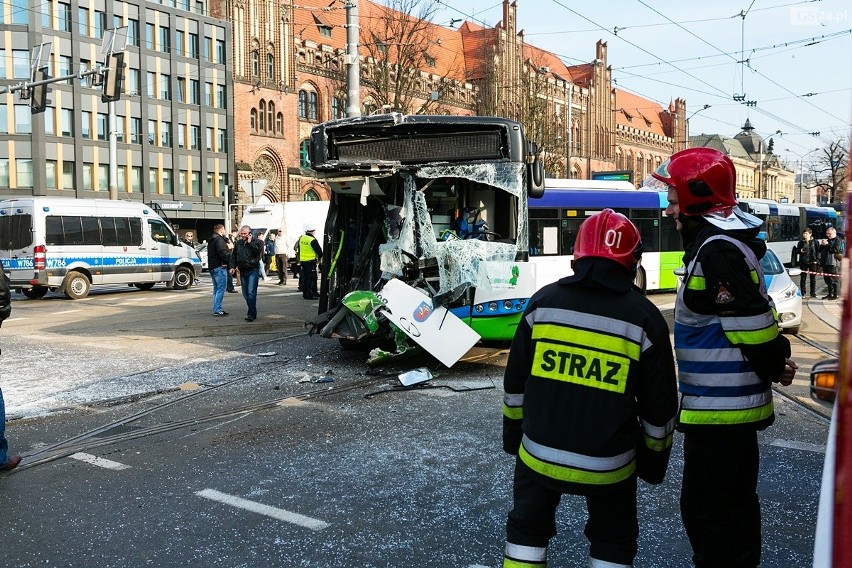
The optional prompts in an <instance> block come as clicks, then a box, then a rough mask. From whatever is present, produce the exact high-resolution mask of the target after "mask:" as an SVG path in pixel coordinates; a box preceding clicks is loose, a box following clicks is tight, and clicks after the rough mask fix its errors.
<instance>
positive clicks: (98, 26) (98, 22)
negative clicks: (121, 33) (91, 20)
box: [95, 10, 107, 39]
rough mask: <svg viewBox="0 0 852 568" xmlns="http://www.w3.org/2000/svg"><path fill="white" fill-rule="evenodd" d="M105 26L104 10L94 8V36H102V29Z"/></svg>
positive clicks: (105, 16)
mask: <svg viewBox="0 0 852 568" xmlns="http://www.w3.org/2000/svg"><path fill="white" fill-rule="evenodd" d="M106 28H107V15H106V12H101V11H98V10H95V37H96V38H98V39H100V38H103V37H104V30H105V29H106Z"/></svg>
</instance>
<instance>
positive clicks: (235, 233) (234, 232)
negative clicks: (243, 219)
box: [228, 228, 242, 292]
mask: <svg viewBox="0 0 852 568" xmlns="http://www.w3.org/2000/svg"><path fill="white" fill-rule="evenodd" d="M239 233H240V231H239V229H237V228H233V229H231V235H230V237H228V240H229V241H230V243H231V254H233V252H234V247H236V246H237V241H238V240H240V236H239ZM229 272H231V281H232V282H233V281H234V280H236V284H235V285H236V286H242V283H241V282H240V271H239V270H237V271H229ZM229 291H230V290H229ZM234 292H236V290H234Z"/></svg>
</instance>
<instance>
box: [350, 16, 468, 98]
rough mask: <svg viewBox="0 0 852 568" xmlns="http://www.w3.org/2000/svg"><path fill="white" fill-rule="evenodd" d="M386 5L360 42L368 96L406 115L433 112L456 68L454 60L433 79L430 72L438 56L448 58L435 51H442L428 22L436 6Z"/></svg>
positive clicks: (447, 92)
mask: <svg viewBox="0 0 852 568" xmlns="http://www.w3.org/2000/svg"><path fill="white" fill-rule="evenodd" d="M387 7H388V9H387V10H384V13H383V15H382V16H381V17H380V18H377V19H374V20H372V21H369V22H368V23H367V24H366V25H363V27H362V30H361V39H360V43H361V45H362V46H363V47H364V48H366V49H367V51H368V53H369V56H368V57H369V59H368V61H367V67H368V69H366V70H364V71H363V72H362V79H361V82H362V85H363V87H364V88H365V91H366V95H367V97H369V98H371V99H372V100H373V102H374V103H375V105H376V107H377V108H387V109H392V110H396V111H399V112H402V113H406V114H410V113H419V114H424V113H428V112H434V111H435V110H436V109H437V108H438V107H439V106H440V104H441V102H442V101H444V100H446V99H447V98H448V97H449V95H450V93H451V92H452V91H453V90H454V89H455V86H456V81H455V80H454V79H453V74H454V72H455V71H456V70H457V69H458V64H457V62H456V61H453V62H452V64H451V65H449V67H448V69H447V71H446V72H445V73H443V74H442V75H440V76H439V77H438V78H437V79H435V78H434V76H433V75H434V73H431V72H430V70H431V69H434V67H435V62H436V60H437V58H438V57H439V56H440V57H442V58H445V57H446V56H447V52H442V53H440V54H439V53H438V50H439V49H445V51H446V48H442V47H441V45H440V39H439V38H436V37H435V34H434V29H435V28H434V24H432V18H433V16H434V15H435V12H436V10H437V8H438V3H436V2H430V1H428V0H390V1H389V3H388V6H387ZM454 57H460V54H455V55H454ZM365 98H366V97H365Z"/></svg>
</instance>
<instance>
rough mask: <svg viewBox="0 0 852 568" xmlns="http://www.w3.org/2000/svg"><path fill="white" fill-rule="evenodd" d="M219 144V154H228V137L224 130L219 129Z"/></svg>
mask: <svg viewBox="0 0 852 568" xmlns="http://www.w3.org/2000/svg"><path fill="white" fill-rule="evenodd" d="M218 142H219V144H218V146H216V151H217V152H227V151H228V137H227V135H226V133H225V129H224V128H220V129H219V140H218Z"/></svg>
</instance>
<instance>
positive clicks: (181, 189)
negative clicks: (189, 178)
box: [178, 170, 186, 195]
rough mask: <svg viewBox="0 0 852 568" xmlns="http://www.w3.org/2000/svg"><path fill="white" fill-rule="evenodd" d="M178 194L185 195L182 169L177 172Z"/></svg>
mask: <svg viewBox="0 0 852 568" xmlns="http://www.w3.org/2000/svg"><path fill="white" fill-rule="evenodd" d="M178 194H179V195H186V172H185V171H183V170H181V171H179V172H178Z"/></svg>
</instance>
